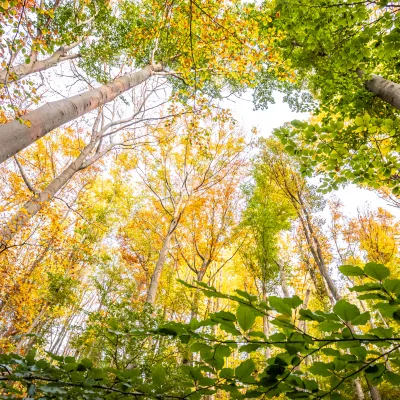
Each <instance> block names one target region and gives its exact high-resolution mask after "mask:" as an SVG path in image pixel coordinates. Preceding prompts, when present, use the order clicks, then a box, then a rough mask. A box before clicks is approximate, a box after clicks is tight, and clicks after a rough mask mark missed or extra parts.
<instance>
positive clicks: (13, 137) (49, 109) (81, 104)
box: [0, 64, 162, 163]
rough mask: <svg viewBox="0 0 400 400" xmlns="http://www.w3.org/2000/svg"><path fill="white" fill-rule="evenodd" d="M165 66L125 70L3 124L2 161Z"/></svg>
mask: <svg viewBox="0 0 400 400" xmlns="http://www.w3.org/2000/svg"><path fill="white" fill-rule="evenodd" d="M160 71H162V66H161V65H160V64H157V65H155V66H150V65H148V66H147V67H145V68H143V69H142V70H140V71H137V72H133V73H131V74H126V75H124V76H121V77H120V78H117V79H115V80H114V81H113V82H110V83H108V84H106V85H103V86H101V87H99V88H97V89H92V90H89V91H87V92H84V93H82V94H79V95H76V96H72V97H69V98H66V99H62V100H58V101H53V102H51V103H46V104H44V105H43V106H41V107H39V108H37V109H36V110H34V111H31V112H30V113H28V114H27V115H25V116H23V117H22V120H23V121H22V122H19V121H17V120H15V121H12V122H9V123H7V124H4V125H0V163H1V162H3V161H5V160H7V159H8V158H10V157H12V156H14V155H15V154H17V153H18V152H19V151H21V150H22V149H24V148H25V147H27V146H29V145H30V144H32V143H34V142H35V141H37V140H38V139H40V138H41V137H43V136H45V135H46V134H47V133H49V132H50V131H52V130H53V129H55V128H58V127H59V126H61V125H63V124H66V123H67V122H70V121H73V120H74V119H76V118H78V117H80V116H82V115H85V114H87V113H88V112H90V111H93V110H95V109H96V108H98V107H100V106H102V105H104V104H106V103H109V102H110V101H112V100H114V99H116V98H117V97H118V96H119V95H120V94H122V93H124V92H126V91H127V90H129V89H131V88H133V87H135V86H138V85H140V84H141V83H143V82H144V81H146V80H147V79H149V78H150V77H151V76H152V75H153V74H154V72H160Z"/></svg>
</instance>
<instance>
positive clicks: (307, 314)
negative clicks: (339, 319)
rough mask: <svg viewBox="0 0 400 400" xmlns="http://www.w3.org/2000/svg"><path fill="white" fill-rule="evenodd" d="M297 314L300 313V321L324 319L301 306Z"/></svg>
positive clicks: (320, 320) (319, 320)
mask: <svg viewBox="0 0 400 400" xmlns="http://www.w3.org/2000/svg"><path fill="white" fill-rule="evenodd" d="M299 314H300V320H302V321H318V322H322V321H325V318H324V317H322V316H320V315H317V314H314V313H313V312H312V311H310V310H307V309H306V310H305V309H303V308H302V309H301V310H300V311H299Z"/></svg>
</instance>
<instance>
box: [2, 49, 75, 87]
mask: <svg viewBox="0 0 400 400" xmlns="http://www.w3.org/2000/svg"><path fill="white" fill-rule="evenodd" d="M78 44H79V43H73V44H71V45H70V46H62V47H60V48H59V49H58V50H57V51H56V52H54V53H53V54H52V55H51V56H50V57H48V58H46V59H44V60H35V59H33V60H32V61H31V62H30V63H29V64H19V65H16V66H14V67H11V68H9V69H8V70H7V69H6V68H4V69H2V70H0V85H1V84H7V83H10V82H16V81H19V80H20V79H22V78H24V77H25V76H28V75H31V74H34V73H35V72H41V71H45V70H46V69H49V68H52V67H54V66H56V65H57V64H58V63H60V62H62V61H66V60H72V59H74V58H78V57H80V56H81V55H80V54H79V53H76V54H69V55H68V54H67V52H68V51H69V50H71V49H73V48H74V47H76V46H78Z"/></svg>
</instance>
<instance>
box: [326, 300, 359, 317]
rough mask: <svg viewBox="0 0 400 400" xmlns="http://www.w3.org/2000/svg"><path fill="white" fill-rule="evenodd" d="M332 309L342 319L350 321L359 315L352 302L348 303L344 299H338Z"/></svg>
mask: <svg viewBox="0 0 400 400" xmlns="http://www.w3.org/2000/svg"><path fill="white" fill-rule="evenodd" d="M333 311H334V313H335V314H337V315H338V316H339V317H340V318H341V319H342V320H343V321H346V322H351V321H352V320H353V319H354V318H356V317H358V316H359V315H360V310H359V309H358V308H357V306H355V305H354V304H350V303H349V302H348V301H346V300H339V301H338V302H337V303H336V304H335V306H334V307H333Z"/></svg>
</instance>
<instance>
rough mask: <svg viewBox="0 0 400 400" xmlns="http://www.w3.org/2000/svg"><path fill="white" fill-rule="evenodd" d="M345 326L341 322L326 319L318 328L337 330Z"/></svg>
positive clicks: (323, 330)
mask: <svg viewBox="0 0 400 400" xmlns="http://www.w3.org/2000/svg"><path fill="white" fill-rule="evenodd" d="M342 328H343V324H341V323H340V322H333V321H324V322H321V323H320V324H319V325H318V329H319V330H320V331H322V332H336V331H338V330H339V329H342Z"/></svg>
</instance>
